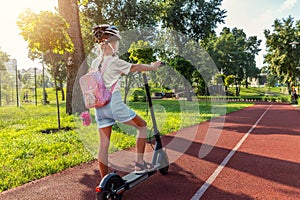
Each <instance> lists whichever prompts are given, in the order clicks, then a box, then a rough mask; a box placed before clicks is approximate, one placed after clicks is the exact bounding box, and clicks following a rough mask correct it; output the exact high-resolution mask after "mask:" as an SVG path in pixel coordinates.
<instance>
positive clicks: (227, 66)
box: [206, 27, 261, 91]
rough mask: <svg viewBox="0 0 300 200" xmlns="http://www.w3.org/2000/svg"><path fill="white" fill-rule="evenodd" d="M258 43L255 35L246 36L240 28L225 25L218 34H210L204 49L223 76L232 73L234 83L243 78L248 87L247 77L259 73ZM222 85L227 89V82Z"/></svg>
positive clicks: (238, 82)
mask: <svg viewBox="0 0 300 200" xmlns="http://www.w3.org/2000/svg"><path fill="white" fill-rule="evenodd" d="M260 43H261V40H258V39H257V37H256V36H250V37H247V35H246V34H245V33H244V31H243V30H242V29H238V28H233V29H232V30H231V29H229V28H227V27H225V28H223V30H222V31H221V33H220V36H216V35H211V37H210V38H209V39H208V42H207V44H206V49H207V51H208V52H209V54H210V55H211V57H212V58H213V60H214V62H215V64H216V65H217V67H218V69H219V70H220V71H222V73H223V74H224V75H225V76H230V75H234V76H235V81H236V85H240V84H241V82H242V80H244V81H245V84H246V87H248V82H247V79H248V78H253V77H257V75H258V74H259V69H258V68H257V67H256V61H255V55H257V54H258V52H259V51H260V49H259V45H260ZM224 80H225V79H224ZM224 85H225V90H226V91H227V87H228V86H229V84H224Z"/></svg>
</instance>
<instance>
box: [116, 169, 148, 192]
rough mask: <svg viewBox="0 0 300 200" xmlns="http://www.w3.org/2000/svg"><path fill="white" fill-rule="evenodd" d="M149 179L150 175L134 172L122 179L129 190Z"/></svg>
mask: <svg viewBox="0 0 300 200" xmlns="http://www.w3.org/2000/svg"><path fill="white" fill-rule="evenodd" d="M148 177H149V175H148V173H143V174H136V173H134V172H132V173H130V174H127V175H126V176H124V177H122V179H123V180H124V181H125V184H128V187H129V188H132V187H134V186H135V185H137V184H139V183H141V182H143V181H144V180H146V179H147V178H148Z"/></svg>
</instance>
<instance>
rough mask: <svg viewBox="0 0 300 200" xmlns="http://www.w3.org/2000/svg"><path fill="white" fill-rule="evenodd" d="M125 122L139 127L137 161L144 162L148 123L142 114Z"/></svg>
mask: <svg viewBox="0 0 300 200" xmlns="http://www.w3.org/2000/svg"><path fill="white" fill-rule="evenodd" d="M124 124H127V125H131V126H134V127H135V128H136V129H137V137H136V162H137V163H140V164H143V163H144V152H145V146H146V141H147V123H146V122H145V120H143V119H142V118H141V117H140V116H138V115H136V116H135V117H134V118H133V119H132V120H130V121H128V122H125V123H124Z"/></svg>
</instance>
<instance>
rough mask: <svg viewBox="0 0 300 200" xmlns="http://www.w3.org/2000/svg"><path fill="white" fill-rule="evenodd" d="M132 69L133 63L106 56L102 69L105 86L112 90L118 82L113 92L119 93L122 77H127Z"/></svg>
mask: <svg viewBox="0 0 300 200" xmlns="http://www.w3.org/2000/svg"><path fill="white" fill-rule="evenodd" d="M98 63H99V62H98ZM94 66H95V65H94ZM94 66H93V67H94ZM98 66H99V65H98ZM130 68H131V63H129V62H126V61H125V60H122V59H120V58H119V57H118V56H105V57H104V59H103V62H102V67H101V71H102V73H103V76H102V77H103V80H104V83H105V86H106V87H107V88H111V87H112V85H113V84H114V83H115V82H116V81H117V83H116V85H115V88H114V91H113V92H115V91H119V90H120V87H121V86H120V81H119V79H120V77H121V75H124V74H125V75H127V74H128V73H129V72H130Z"/></svg>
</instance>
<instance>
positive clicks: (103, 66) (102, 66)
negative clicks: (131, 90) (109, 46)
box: [100, 56, 119, 92]
mask: <svg viewBox="0 0 300 200" xmlns="http://www.w3.org/2000/svg"><path fill="white" fill-rule="evenodd" d="M113 58H114V57H113V56H111V57H109V58H108V59H107V60H106V61H105V62H103V60H102V61H101V62H100V66H101V69H100V74H101V76H102V74H103V73H104V71H106V70H107V68H108V66H109V65H110V64H111V63H112V62H111V61H112V60H113ZM118 80H119V79H118ZM118 80H116V81H115V82H114V83H113V84H112V86H111V87H110V92H113V91H114V89H115V86H116V85H117V82H118Z"/></svg>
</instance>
